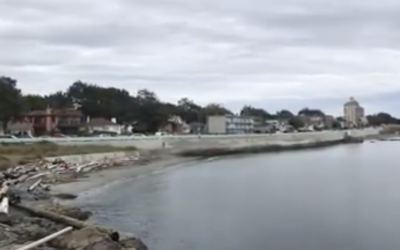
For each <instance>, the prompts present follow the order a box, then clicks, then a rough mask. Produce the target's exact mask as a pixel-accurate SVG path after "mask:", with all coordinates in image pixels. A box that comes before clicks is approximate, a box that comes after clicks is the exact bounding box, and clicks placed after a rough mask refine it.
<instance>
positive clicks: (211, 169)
mask: <svg viewBox="0 0 400 250" xmlns="http://www.w3.org/2000/svg"><path fill="white" fill-rule="evenodd" d="M399 145H400V144H397V143H394V142H382V143H375V144H369V143H365V144H363V145H348V146H341V147H334V148H329V149H324V150H317V151H302V152H291V153H280V154H268V155H258V156H252V157H245V158H235V159H225V160H220V161H214V162H207V163H202V164H198V165H195V166H189V167H182V168H177V169H174V170H173V171H166V172H158V173H156V174H148V175H144V176H141V178H134V179H132V180H129V181H126V182H123V183H120V184H119V185H114V186H113V187H112V188H110V189H107V190H105V192H102V193H97V194H96V195H94V196H91V197H87V198H86V199H84V200H81V201H80V202H81V203H82V204H83V205H84V206H87V207H88V208H91V209H95V211H96V216H95V217H94V219H95V220H98V221H99V222H100V223H105V224H108V225H110V226H113V227H115V228H118V229H120V230H122V231H130V232H133V233H135V234H136V235H138V236H139V237H141V238H143V240H144V241H145V242H146V243H147V244H148V245H149V246H150V248H151V249H154V250H187V249H191V250H204V249H213V250H225V249H227V250H228V249H229V250H239V249H240V250H242V249H254V250H263V249H268V250H292V249H293V250H346V249H349V250H350V249H351V250H353V249H357V250H358V249H360V250H361V249H362V250H376V249H380V250H394V249H398V246H399V245H400V237H398V236H397V235H398V234H399V233H400V226H399V225H400V182H399V180H400V167H399V166H398V164H397V163H396V154H397V151H398V149H400V147H399Z"/></svg>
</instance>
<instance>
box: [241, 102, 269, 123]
mask: <svg viewBox="0 0 400 250" xmlns="http://www.w3.org/2000/svg"><path fill="white" fill-rule="evenodd" d="M240 114H241V115H245V116H252V117H258V118H261V119H264V120H266V119H270V118H272V115H271V114H269V113H268V112H267V111H265V110H264V109H261V108H254V107H252V106H250V105H245V106H243V108H242V110H241V111H240Z"/></svg>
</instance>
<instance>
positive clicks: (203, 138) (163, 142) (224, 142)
mask: <svg viewBox="0 0 400 250" xmlns="http://www.w3.org/2000/svg"><path fill="white" fill-rule="evenodd" d="M346 132H349V133H350V134H351V136H354V137H366V136H371V135H377V134H378V133H379V130H378V129H363V130H349V131H321V132H307V133H282V134H243V135H199V136H197V135H176V136H162V137H160V136H146V137H129V136H125V137H109V138H107V137H106V138H96V137H87V138H82V137H80V138H49V139H46V140H48V141H51V142H54V143H57V144H60V145H85V144H86V145H110V146H115V147H127V146H134V147H137V148H139V149H163V148H167V149H178V150H179V149H188V148H206V147H227V146H229V147H235V146H236V147H243V146H256V145H265V144H277V143H278V144H280V143H285V142H287V143H290V142H298V141H321V140H323V141H330V140H338V139H340V138H343V135H344V134H345V133H346ZM40 140H43V139H40V138H37V139H21V140H18V141H16V140H13V139H1V140H0V142H5V143H18V142H21V143H32V142H36V141H40Z"/></svg>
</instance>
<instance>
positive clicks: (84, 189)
mask: <svg viewBox="0 0 400 250" xmlns="http://www.w3.org/2000/svg"><path fill="white" fill-rule="evenodd" d="M197 161H198V159H196V158H185V157H179V156H174V155H166V156H162V157H161V158H160V159H155V160H152V161H150V162H148V163H144V164H139V165H133V166H131V165H127V166H121V167H115V168H109V169H104V170H99V171H95V172H91V173H88V174H87V175H86V176H85V177H80V178H78V179H77V180H75V181H73V182H67V183H59V184H55V185H53V186H52V190H51V192H52V194H53V195H56V194H60V193H66V194H72V195H77V196H78V198H79V197H80V196H82V195H86V194H87V193H90V192H92V191H94V190H97V189H100V188H104V187H107V186H110V185H114V184H115V183H119V182H121V181H123V180H125V179H132V178H135V177H136V176H139V175H141V174H144V173H151V172H154V171H160V170H163V169H166V168H168V167H173V166H177V165H181V164H189V163H195V162H197ZM57 201H61V202H62V203H64V202H68V203H70V201H72V202H73V201H74V199H73V200H60V199H58V200H57Z"/></svg>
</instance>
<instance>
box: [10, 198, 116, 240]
mask: <svg viewBox="0 0 400 250" xmlns="http://www.w3.org/2000/svg"><path fill="white" fill-rule="evenodd" d="M10 203H11V204H10V205H11V206H12V207H15V208H17V209H19V210H22V211H25V212H28V213H30V214H32V215H34V216H37V217H42V218H45V219H48V220H51V221H54V222H56V223H59V224H63V225H67V226H70V227H73V228H75V229H83V228H86V227H92V228H93V227H94V228H96V229H97V230H98V231H100V232H104V233H107V234H108V235H109V236H110V238H111V239H112V240H114V241H118V240H119V237H120V235H119V233H118V232H116V231H114V230H111V229H108V228H104V227H99V226H94V225H91V224H89V223H86V222H84V221H80V220H77V219H74V218H71V217H68V216H65V215H60V214H56V213H53V212H50V211H45V210H41V209H38V208H33V207H29V206H25V205H23V204H18V203H13V202H10Z"/></svg>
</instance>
